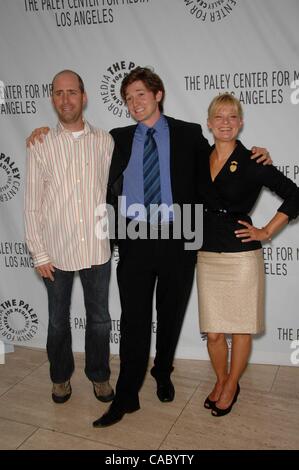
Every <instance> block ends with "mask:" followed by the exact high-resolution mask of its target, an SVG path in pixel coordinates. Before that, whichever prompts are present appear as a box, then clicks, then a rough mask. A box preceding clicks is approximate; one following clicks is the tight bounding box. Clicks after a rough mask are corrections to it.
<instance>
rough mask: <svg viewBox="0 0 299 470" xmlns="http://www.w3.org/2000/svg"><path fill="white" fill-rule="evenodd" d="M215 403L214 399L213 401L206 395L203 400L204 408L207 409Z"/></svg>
mask: <svg viewBox="0 0 299 470" xmlns="http://www.w3.org/2000/svg"><path fill="white" fill-rule="evenodd" d="M215 404H216V401H213V400H210V399H209V397H207V398H206V399H205V401H204V404H203V406H204V408H206V409H207V410H211V409H212V408H214V407H215Z"/></svg>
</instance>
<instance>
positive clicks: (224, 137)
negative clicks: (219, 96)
mask: <svg viewBox="0 0 299 470" xmlns="http://www.w3.org/2000/svg"><path fill="white" fill-rule="evenodd" d="M207 123H208V128H209V129H210V130H211V131H212V133H213V136H214V139H215V142H216V141H218V142H231V141H233V140H236V138H237V136H238V134H239V132H240V129H241V127H242V126H243V119H242V117H241V116H240V113H239V110H238V108H237V106H236V105H235V104H221V105H219V106H215V108H214V109H213V110H212V113H211V114H210V116H209V118H208V121H207Z"/></svg>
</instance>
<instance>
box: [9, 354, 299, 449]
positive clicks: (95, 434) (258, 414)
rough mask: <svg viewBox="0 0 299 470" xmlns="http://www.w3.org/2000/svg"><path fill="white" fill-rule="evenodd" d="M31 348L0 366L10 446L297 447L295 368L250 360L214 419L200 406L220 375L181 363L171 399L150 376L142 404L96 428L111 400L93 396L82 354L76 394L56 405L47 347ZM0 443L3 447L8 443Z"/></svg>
mask: <svg viewBox="0 0 299 470" xmlns="http://www.w3.org/2000/svg"><path fill="white" fill-rule="evenodd" d="M29 351H31V352H29ZM29 351H28V350H24V349H23V348H20V350H19V351H17V354H16V353H13V354H16V355H15V356H14V358H11V361H12V359H13V361H12V362H11V363H10V366H11V367H10V368H9V367H6V368H5V369H2V371H1V367H2V366H1V367H0V379H1V381H4V384H5V387H6V391H5V393H3V394H2V395H1V396H0V420H1V421H2V427H3V433H2V432H1V435H2V434H5V436H6V437H5V439H10V438H12V441H11V442H12V444H7V442H10V441H7V442H6V444H5V445H6V447H8V448H11V447H9V445H11V446H12V447H13V446H16V447H18V446H21V447H22V448H24V449H25V448H28V449H29V448H30V449H34V448H36V449H42V448H49V449H52V448H53V449H61V448H67V449H71V448H78V449H81V448H82V449H83V448H84V449H85V448H86V449H92V448H96V449H110V448H111V449H112V448H113V449H114V448H117V449H150V450H153V449H159V448H163V449H169V450H171V449H178V450H183V449H299V432H298V422H299V414H298V413H299V411H298V410H299V406H298V405H299V399H298V368H295V367H293V368H291V367H278V366H265V365H250V366H249V367H248V369H247V370H246V372H245V374H244V376H243V377H242V380H241V382H240V384H241V394H240V397H239V399H238V402H237V403H236V405H235V406H234V409H233V412H232V413H230V414H229V415H228V416H225V417H222V418H213V417H212V416H211V414H210V412H209V411H207V410H205V409H204V408H203V401H204V399H205V397H206V395H207V394H208V393H209V392H210V390H211V388H212V386H213V383H214V380H215V379H214V372H213V370H212V367H211V365H210V363H209V361H195V360H176V361H175V370H174V373H173V376H172V377H173V382H174V384H175V389H176V398H175V401H174V402H172V403H160V402H159V400H158V398H157V396H156V383H155V380H154V379H153V378H152V377H151V376H150V374H149V373H148V374H147V376H146V379H145V383H144V386H143V388H142V390H141V393H140V402H141V407H142V409H141V410H139V411H138V412H136V413H132V414H127V415H125V417H124V419H123V420H122V421H121V422H119V423H117V424H116V425H114V426H111V427H109V428H105V429H94V428H93V427H92V421H94V420H95V419H97V418H98V417H99V416H101V415H102V414H103V413H104V411H105V410H106V409H107V408H108V406H109V405H107V404H103V403H100V402H98V401H97V400H96V399H95V397H94V395H93V389H92V384H91V383H90V382H89V381H88V379H87V378H86V377H85V374H84V354H82V353H76V354H75V357H76V371H75V373H74V376H73V377H72V388H73V394H72V397H71V399H70V400H69V401H68V402H67V403H65V404H64V405H57V404H54V403H53V402H52V400H51V382H50V379H49V366H48V361H47V359H46V355H45V352H43V351H33V352H32V350H29ZM149 368H150V367H149ZM111 372H112V373H111V384H112V385H113V386H115V383H116V380H117V376H118V372H119V358H118V357H117V356H112V357H111ZM0 383H1V382H0ZM0 391H1V387H0ZM1 421H0V430H1V431H2V428H1ZM3 423H4V424H3ZM7 423H14V424H13V425H12V424H10V426H17V428H16V429H18V432H19V433H21V434H20V439H17V440H16V439H15V438H16V436H18V433H17V432H15V430H14V428H7V426H8V424H7ZM4 426H6V428H4ZM38 428H41V429H38ZM36 429H37V430H36ZM23 430H24V431H25V435H24V436H23V434H22V432H23ZM35 430H36V431H35ZM0 443H2V444H3V445H4V441H3V440H2V441H1V440H0ZM45 446H48V447H45ZM93 446H94V447H93Z"/></svg>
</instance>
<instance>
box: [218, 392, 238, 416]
mask: <svg viewBox="0 0 299 470" xmlns="http://www.w3.org/2000/svg"><path fill="white" fill-rule="evenodd" d="M239 393H240V385H239V384H237V390H236V393H235V396H234V398H233V401H232V402H231V404H230V406H228V407H227V408H224V409H221V408H217V406H216V405H214V406H213V407H212V411H211V415H212V416H215V417H218V416H224V415H227V414H228V413H230V412H231V410H232V407H233V406H234V404H235V403H236V401H237V399H238V395H239Z"/></svg>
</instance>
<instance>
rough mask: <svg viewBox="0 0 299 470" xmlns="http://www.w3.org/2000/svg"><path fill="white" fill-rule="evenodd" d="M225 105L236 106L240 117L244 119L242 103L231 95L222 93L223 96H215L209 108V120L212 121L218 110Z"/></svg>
mask: <svg viewBox="0 0 299 470" xmlns="http://www.w3.org/2000/svg"><path fill="white" fill-rule="evenodd" d="M224 104H230V105H232V106H235V108H236V110H237V113H238V115H239V117H240V118H241V119H243V109H242V106H241V103H240V101H239V100H238V99H237V98H235V97H234V96H233V95H232V94H231V93H222V94H221V95H217V96H215V98H214V99H213V100H212V101H211V103H210V106H209V108H208V118H209V119H211V118H212V116H213V115H214V114H215V112H216V110H217V109H218V108H220V106H223V105H224Z"/></svg>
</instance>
